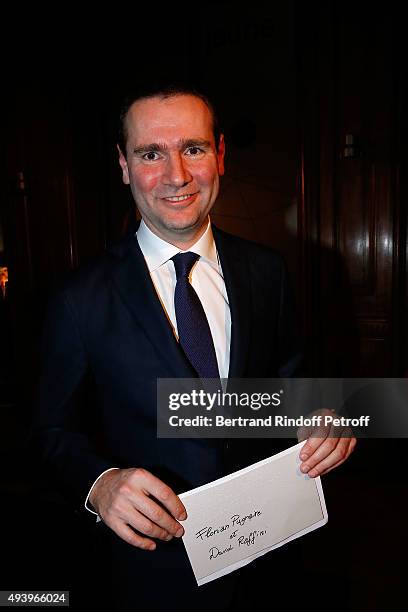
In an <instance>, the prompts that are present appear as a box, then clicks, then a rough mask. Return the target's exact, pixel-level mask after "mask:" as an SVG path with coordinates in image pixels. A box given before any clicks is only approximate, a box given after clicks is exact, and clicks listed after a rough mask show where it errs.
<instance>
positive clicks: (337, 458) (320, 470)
mask: <svg viewBox="0 0 408 612" xmlns="http://www.w3.org/2000/svg"><path fill="white" fill-rule="evenodd" d="M335 441H336V442H337V444H336V445H335V447H334V448H333V450H332V451H331V452H328V454H327V455H326V456H325V457H324V458H323V459H322V460H321V461H316V462H315V463H313V465H311V466H310V467H309V466H308V464H309V462H310V459H309V460H308V461H307V463H306V464H305V466H304V468H302V466H301V470H302V472H305V473H307V474H308V475H309V476H310V477H311V478H316V476H322V475H323V474H327V473H328V472H330V471H331V470H332V469H333V468H335V467H337V466H339V465H341V464H342V463H343V462H344V461H345V460H346V459H347V458H348V457H349V456H350V454H351V452H352V451H353V450H354V447H355V445H356V440H355V438H351V439H350V438H337V439H335ZM327 442H328V440H327V441H326V443H327ZM319 450H320V449H319ZM322 450H323V449H322ZM324 450H325V451H326V450H327V449H324Z"/></svg>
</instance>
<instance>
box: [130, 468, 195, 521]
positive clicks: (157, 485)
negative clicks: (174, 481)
mask: <svg viewBox="0 0 408 612" xmlns="http://www.w3.org/2000/svg"><path fill="white" fill-rule="evenodd" d="M132 478H137V482H138V485H139V486H141V487H142V488H143V489H144V491H145V493H146V494H147V495H152V496H153V497H155V498H156V499H157V500H158V501H159V502H161V503H162V504H163V506H165V507H166V508H167V510H169V512H170V513H171V514H172V516H174V517H175V518H176V519H177V520H179V521H184V520H185V519H186V518H187V512H186V509H185V507H184V506H183V504H182V503H181V501H180V499H179V498H178V497H177V495H176V494H175V493H174V491H173V490H172V489H171V488H170V487H169V486H167V485H166V484H165V483H164V482H162V481H161V480H160V479H159V478H156V476H153V474H151V473H150V472H148V471H147V470H144V469H143V468H139V469H137V470H135V471H134V474H133V476H132Z"/></svg>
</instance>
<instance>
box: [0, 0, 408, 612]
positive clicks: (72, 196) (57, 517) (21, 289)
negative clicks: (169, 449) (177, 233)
mask: <svg viewBox="0 0 408 612" xmlns="http://www.w3.org/2000/svg"><path fill="white" fill-rule="evenodd" d="M55 10H57V9H55ZM48 17H50V16H48ZM62 17H63V15H61V16H58V15H53V16H52V20H54V21H52V20H51V25H50V26H49V27H41V15H39V14H36V15H32V16H31V15H28V14H26V15H24V17H22V16H21V15H16V16H15V18H10V22H9V24H8V25H9V32H8V36H5V37H4V38H3V41H2V43H1V44H2V49H1V52H2V57H3V65H4V70H3V73H2V76H1V78H2V84H3V95H2V124H3V125H2V127H3V129H2V133H3V139H2V142H1V152H2V161H3V163H2V164H1V170H0V171H1V177H0V178H1V180H0V189H1V191H0V197H1V201H0V205H1V208H0V225H1V228H2V240H1V242H0V265H6V266H7V267H8V269H9V278H10V280H9V283H8V287H7V293H6V297H5V299H0V307H1V311H0V316H1V319H0V342H1V345H0V364H1V371H0V407H1V434H0V436H1V461H2V466H3V470H2V472H3V474H2V479H1V488H0V491H1V495H2V498H3V499H4V502H3V503H2V527H3V530H2V531H4V535H3V534H2V538H3V537H4V538H5V541H6V548H5V549H6V550H7V555H8V556H7V560H6V571H5V572H4V573H3V575H2V578H1V579H0V582H1V584H0V587H1V588H2V589H7V588H20V589H24V588H35V589H40V588H44V589H45V588H53V589H56V588H71V589H72V590H73V592H74V593H81V594H82V595H83V592H84V590H86V587H85V586H84V585H85V583H84V579H83V577H84V575H86V572H87V571H88V570H89V565H91V564H92V560H91V558H90V557H91V553H89V557H88V556H87V555H86V556H85V557H84V546H85V545H84V542H87V544H86V545H87V546H88V545H89V546H91V545H92V543H90V542H89V541H88V540H87V535H86V534H87V533H88V531H87V530H86V529H85V527H84V526H83V524H82V522H81V520H80V519H78V518H77V517H72V516H71V514H70V513H69V511H68V509H67V508H66V507H65V506H64V503H63V501H62V500H61V499H60V498H59V497H58V496H56V495H55V494H54V493H53V492H52V491H51V490H50V489H49V488H48V487H47V484H46V482H45V481H44V480H43V478H42V475H41V474H40V473H39V472H38V467H37V466H36V463H35V460H34V458H33V457H32V456H31V455H30V449H29V448H28V447H27V442H26V440H27V431H28V426H29V422H30V414H31V407H32V402H33V394H34V389H35V383H36V377H37V355H38V341H39V334H40V329H41V324H42V320H43V315H44V308H45V304H46V301H47V299H48V296H49V294H50V293H51V292H52V290H53V287H54V286H55V284H56V283H58V281H59V280H60V279H61V278H62V277H63V276H64V275H65V274H66V273H68V272H69V271H70V270H72V269H74V268H76V267H77V266H79V265H80V264H82V263H84V262H85V261H87V260H89V259H90V258H92V257H93V256H95V255H97V254H98V253H100V252H101V251H102V250H103V249H104V248H105V246H106V245H107V244H109V243H111V242H113V241H115V240H116V239H117V238H119V237H120V235H121V233H123V230H124V227H125V226H126V224H128V223H129V222H131V219H132V217H133V215H134V212H133V205H132V200H131V197H130V194H129V192H128V191H127V189H126V188H125V187H124V186H123V185H122V184H121V177H120V172H119V168H118V166H117V161H116V153H115V148H114V144H115V133H114V128H115V121H116V113H117V106H118V103H119V100H120V99H121V96H122V95H123V93H125V92H126V90H128V89H129V88H130V87H131V86H132V84H133V83H137V82H139V81H140V80H142V81H143V80H144V79H146V78H148V77H149V75H151V73H152V72H157V73H161V74H163V75H169V76H170V75H171V76H172V77H174V78H188V79H191V80H192V82H193V83H195V84H196V85H198V86H202V87H204V88H206V89H207V90H208V91H209V92H210V93H212V95H213V97H214V98H215V101H216V102H218V105H219V107H220V110H221V118H222V121H223V125H224V128H225V133H226V140H227V147H228V148H227V174H226V177H225V178H224V180H223V183H222V189H221V193H220V198H219V201H218V202H217V205H216V207H215V209H214V221H215V222H216V223H217V224H218V225H219V226H220V227H222V228H224V229H226V230H229V231H233V232H235V233H238V234H240V235H242V236H244V237H248V238H250V239H253V240H257V241H259V242H263V243H265V244H270V245H271V246H274V247H275V248H278V249H279V250H280V251H282V252H283V254H284V256H285V258H286V260H287V262H288V265H289V268H290V271H291V275H292V278H293V282H294V285H295V288H296V292H297V296H298V302H299V311H300V316H301V318H302V322H303V328H304V335H305V339H306V355H307V364H308V372H309V373H310V375H313V376H315V375H316V376H322V377H325V376H328V377H341V376H348V377H361V376H373V377H391V376H404V375H405V374H406V372H407V366H408V352H407V351H408V342H407V338H408V331H407V316H406V315H407V298H408V287H407V282H406V281H407V278H406V265H407V253H408V248H407V153H406V148H405V147H404V142H405V138H406V137H407V135H408V130H407V80H406V68H405V61H404V44H403V43H404V38H403V26H402V21H401V15H400V14H399V13H398V10H397V4H396V3H393V2H391V3H387V4H386V5H382V6H381V9H377V8H376V7H375V6H374V5H373V4H372V3H365V2H361V3H356V2H350V1H345V2H339V1H338V0H331V1H329V2H326V3H321V5H320V3H304V2H298V1H296V2H285V3H280V4H276V5H269V7H266V6H263V7H262V8H261V9H260V8H259V7H255V6H254V7H247V8H246V9H244V8H242V9H239V10H237V9H236V6H235V4H233V3H230V2H224V3H219V4H217V5H215V4H211V5H209V8H208V9H205V7H204V6H203V7H202V10H201V13H200V14H199V15H196V14H194V15H193V14H191V13H190V12H188V11H187V12H183V11H182V10H181V9H180V12H179V13H174V12H173V11H170V9H169V10H168V13H166V14H161V15H150V17H149V18H145V17H143V16H142V15H141V14H138V13H137V12H136V9H134V11H133V12H130V13H128V14H118V15H111V14H107V13H105V14H102V15H100V16H99V17H98V25H97V24H96V22H95V21H94V20H92V19H89V18H85V16H84V15H81V16H79V15H68V16H67V18H66V19H65V16H64V24H65V27H64V29H62V28H61V27H60V20H61V18H62ZM5 28H6V30H7V29H8V26H7V25H6V26H5ZM6 34H7V32H6ZM349 134H351V135H353V138H354V142H355V148H354V152H351V155H350V151H349V152H347V151H346V136H347V135H349ZM359 447H360V449H359V450H358V451H357V452H356V453H355V455H354V456H353V458H352V459H351V460H350V462H349V463H348V465H345V466H343V467H342V468H341V469H340V470H338V472H336V473H333V474H331V475H330V476H327V477H326V479H325V481H324V486H325V491H326V496H327V501H328V508H329V516H330V523H329V528H328V529H326V530H321V532H316V534H314V535H313V536H309V542H308V544H309V549H308V552H309V558H308V565H309V567H310V571H311V575H313V577H314V578H313V579H314V580H315V581H317V582H318V581H319V576H320V577H321V579H320V581H321V585H322V586H321V589H322V590H321V596H322V597H325V598H326V602H327V601H328V599H327V598H330V606H331V609H332V610H337V609H339V610H340V609H341V610H343V611H345V610H353V611H354V610H355V611H357V610H358V611H359V612H361V611H363V610H370V611H371V610H377V609H378V610H383V609H384V608H385V607H386V606H388V608H389V609H397V608H393V606H392V602H394V601H395V602H397V601H398V593H399V589H402V586H403V574H402V567H403V564H404V558H405V555H404V546H406V540H405V544H403V538H404V537H405V538H406V536H405V532H406V528H405V517H404V515H403V512H404V508H405V507H406V501H407V494H406V491H405V470H406V460H405V455H406V452H405V451H406V442H405V440H395V441H385V440H376V441H373V440H372V441H364V442H361V443H360V445H359ZM3 513H4V516H3ZM6 536H7V537H6ZM312 538H313V539H312ZM81 547H82V548H81ZM333 576H334V577H335V579H336V581H335V583H333ZM339 591H340V592H341V595H340V596H339ZM82 595H81V596H82ZM78 597H79V595H78ZM306 597H308V594H306ZM390 606H391V607H390Z"/></svg>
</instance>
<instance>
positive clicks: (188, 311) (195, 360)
mask: <svg viewBox="0 0 408 612" xmlns="http://www.w3.org/2000/svg"><path fill="white" fill-rule="evenodd" d="M199 257H200V256H199V255H197V254H196V253H191V252H190V251H188V252H187V253H178V254H177V255H175V256H174V257H172V260H173V262H174V268H175V270H176V277H177V283H176V288H175V291H174V306H175V309H176V319H177V329H178V335H179V341H180V345H181V347H182V349H183V351H184V352H185V354H186V356H187V358H188V360H189V361H190V363H191V364H192V366H193V367H194V369H195V370H196V372H197V374H198V375H199V376H200V377H201V378H219V377H220V375H219V372H218V365H217V357H216V354H215V348H214V342H213V339H212V335H211V330H210V326H209V325H208V321H207V317H206V316H205V312H204V308H203V305H202V304H201V301H200V298H199V297H198V295H197V293H196V292H195V291H194V289H193V287H192V286H191V284H190V281H189V275H190V272H191V269H192V267H193V265H194V264H195V262H196V261H197V259H199Z"/></svg>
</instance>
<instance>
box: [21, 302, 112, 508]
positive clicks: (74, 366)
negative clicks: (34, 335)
mask: <svg viewBox="0 0 408 612" xmlns="http://www.w3.org/2000/svg"><path fill="white" fill-rule="evenodd" d="M41 353H42V354H41V362H42V363H41V376H40V380H39V386H38V393H37V401H36V406H35V411H34V419H33V424H32V440H33V444H34V446H35V447H36V448H38V450H39V452H40V455H41V458H42V460H43V462H44V464H45V466H46V468H47V471H49V473H50V475H51V476H52V478H53V479H55V482H56V484H58V486H59V488H62V490H63V492H64V494H65V495H66V496H67V498H68V499H69V500H70V501H71V502H72V503H73V505H74V507H76V508H77V509H78V510H79V509H81V508H83V507H84V501H85V499H86V496H87V494H88V492H89V489H90V488H91V486H92V484H93V482H94V481H95V480H96V478H97V477H98V476H99V475H100V474H101V473H102V472H103V471H104V470H107V469H108V468H111V467H115V464H114V463H111V462H110V461H109V460H107V459H104V458H103V457H102V456H100V455H99V454H98V452H97V451H96V449H95V446H94V445H93V444H92V442H91V436H90V434H89V433H86V430H87V426H86V425H85V424H86V423H87V421H89V414H87V411H88V409H89V411H90V412H91V410H90V406H87V404H86V402H84V401H82V402H81V401H80V396H81V393H80V390H81V386H82V384H83V382H84V380H85V379H86V376H87V374H88V373H89V366H88V358H87V352H86V349H85V346H84V343H83V340H82V338H81V334H80V330H79V327H78V325H77V322H76V320H75V314H74V311H73V309H72V307H71V306H70V304H69V302H68V299H67V296H66V295H65V294H64V293H59V294H58V295H57V296H56V297H55V298H54V299H53V300H52V302H51V303H50V306H49V309H48V314H47V317H46V323H45V327H44V333H43V341H42V351H41ZM90 430H91V429H90Z"/></svg>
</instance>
